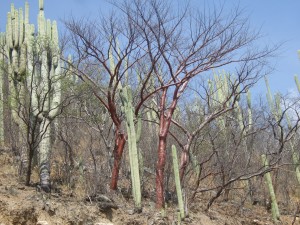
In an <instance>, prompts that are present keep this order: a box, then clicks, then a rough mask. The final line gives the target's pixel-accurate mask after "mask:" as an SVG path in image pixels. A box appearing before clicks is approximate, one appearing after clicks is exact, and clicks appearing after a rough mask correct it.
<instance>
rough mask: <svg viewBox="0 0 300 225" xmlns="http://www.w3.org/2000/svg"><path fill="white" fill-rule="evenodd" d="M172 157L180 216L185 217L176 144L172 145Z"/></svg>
mask: <svg viewBox="0 0 300 225" xmlns="http://www.w3.org/2000/svg"><path fill="white" fill-rule="evenodd" d="M172 158H173V169H174V178H175V186H176V192H177V199H178V207H179V212H180V217H181V219H183V218H184V217H185V212H184V204H183V196H182V190H181V184H180V175H179V166H178V165H179V163H178V158H177V150H176V147H175V145H172Z"/></svg>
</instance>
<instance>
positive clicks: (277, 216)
mask: <svg viewBox="0 0 300 225" xmlns="http://www.w3.org/2000/svg"><path fill="white" fill-rule="evenodd" d="M261 158H262V162H263V165H264V168H265V169H266V170H268V169H269V161H268V159H267V156H266V155H265V154H262V155H261ZM265 179H266V183H267V186H268V189H269V193H270V198H271V206H272V216H273V220H274V222H278V220H280V213H279V208H278V204H277V200H276V195H275V191H274V188H273V184H272V178H271V174H270V172H267V173H266V174H265Z"/></svg>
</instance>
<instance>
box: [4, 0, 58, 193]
mask: <svg viewBox="0 0 300 225" xmlns="http://www.w3.org/2000/svg"><path fill="white" fill-rule="evenodd" d="M24 18H25V19H24ZM6 49H7V50H6V51H7V55H8V64H9V74H10V76H11V79H12V81H13V82H11V84H13V85H11V87H10V90H11V93H12V96H13V97H12V101H11V107H12V108H13V109H14V110H13V118H14V120H15V121H16V122H17V124H19V127H20V128H21V129H20V130H21V132H22V133H24V134H25V133H26V132H31V131H30V130H31V129H33V130H34V132H31V133H33V135H35V136H36V137H35V140H36V143H39V145H38V146H32V148H33V149H31V150H30V155H31V156H30V157H32V155H33V152H34V151H35V149H38V150H39V151H38V152H39V160H40V179H41V186H42V188H43V187H45V189H49V187H50V163H49V158H50V157H49V154H50V149H51V142H50V133H51V131H50V129H51V126H50V123H51V121H52V120H53V119H54V118H55V117H56V116H57V115H58V113H59V112H60V107H59V106H60V102H61V60H60V51H59V43H58V32H57V25H56V22H55V21H53V22H51V21H50V20H46V19H45V16H44V1H43V0H39V14H38V33H37V34H35V28H34V25H31V24H29V5H28V3H27V2H26V4H25V15H23V10H22V9H19V10H16V9H15V8H14V5H13V4H12V5H11V11H10V12H9V13H8V16H7V24H6ZM22 107H28V108H29V112H30V116H29V117H30V118H29V119H30V122H29V123H27V124H26V126H27V127H26V126H25V124H24V123H23V122H22V120H21V119H20V117H19V115H18V110H17V109H20V108H22ZM33 124H35V126H37V127H35V128H33V127H32V126H33ZM30 170H31V162H29V165H28V171H29V173H31V171H30ZM29 177H30V176H29ZM29 179H30V178H29ZM28 182H29V181H28Z"/></svg>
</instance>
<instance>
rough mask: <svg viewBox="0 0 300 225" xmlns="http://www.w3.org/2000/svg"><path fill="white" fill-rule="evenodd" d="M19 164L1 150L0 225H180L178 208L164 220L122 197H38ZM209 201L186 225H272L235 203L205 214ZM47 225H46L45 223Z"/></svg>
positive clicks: (287, 219)
mask: <svg viewBox="0 0 300 225" xmlns="http://www.w3.org/2000/svg"><path fill="white" fill-rule="evenodd" d="M15 165H16V163H15V162H14V161H13V157H11V155H10V154H9V151H8V150H6V151H5V150H0V225H10V224H14V225H34V224H49V225H50V224H51V225H52V224H53V225H54V224H62V225H79V224H80V225H81V224H82V225H90V224H91V225H94V224H103V225H104V224H107V225H108V224H115V225H118V224H120V225H127V224H128V225H129V224H132V225H140V224H141V225H142V224H148V225H155V224H161V225H164V224H179V223H178V217H177V215H178V213H177V208H176V205H175V204H173V205H172V204H171V205H170V206H169V207H168V208H167V210H166V213H165V216H162V215H161V213H160V212H158V211H157V210H156V209H155V204H154V202H153V200H150V199H145V200H144V202H143V204H144V206H143V211H142V212H140V213H137V212H135V211H134V210H133V208H132V206H133V203H132V200H130V199H129V200H128V199H125V198H124V197H123V196H122V194H121V193H118V192H113V193H108V194H107V195H105V196H104V195H103V196H102V195H99V196H86V197H79V196H78V195H76V194H74V193H72V192H70V191H69V190H64V189H63V188H57V190H56V191H53V192H52V193H51V194H47V193H43V192H41V191H39V189H38V188H37V186H36V185H32V187H28V186H25V185H24V184H23V183H22V182H21V181H19V180H18V175H17V168H16V166H15ZM206 202H207V201H206V200H205V199H204V198H202V199H201V197H198V198H197V199H195V201H194V202H193V203H192V204H191V205H190V207H189V216H188V217H187V218H186V219H185V220H184V221H181V224H191V225H193V224H194V225H248V224H249V225H250V224H257V225H269V224H273V223H272V220H271V213H270V212H269V211H267V210H266V209H265V208H264V207H262V206H252V205H250V206H246V205H244V206H242V205H241V204H238V203H235V202H222V201H220V202H216V203H215V204H214V205H213V207H212V208H211V209H210V210H209V211H208V212H205V211H204V208H205V203H206ZM284 214H286V215H282V222H281V223H280V224H287V225H290V224H292V223H293V221H294V224H300V222H299V221H300V220H299V218H298V217H296V216H297V215H296V216H295V215H293V213H290V214H288V213H284ZM43 221H44V222H43Z"/></svg>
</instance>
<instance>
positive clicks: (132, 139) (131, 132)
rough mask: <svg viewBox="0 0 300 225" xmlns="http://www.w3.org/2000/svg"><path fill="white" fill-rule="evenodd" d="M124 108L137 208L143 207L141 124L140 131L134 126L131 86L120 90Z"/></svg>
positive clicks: (133, 191)
mask: <svg viewBox="0 0 300 225" xmlns="http://www.w3.org/2000/svg"><path fill="white" fill-rule="evenodd" d="M120 94H121V100H122V105H123V110H124V112H125V116H126V128H127V135H128V147H129V160H130V171H131V181H132V194H133V198H134V202H135V207H136V208H137V209H140V208H141V181H140V168H139V153H138V149H137V142H138V140H139V137H140V132H141V129H140V126H141V124H140V125H139V129H138V131H136V130H135V126H134V113H133V110H134V109H133V106H132V94H131V90H130V87H129V86H127V87H124V88H122V89H121V90H120Z"/></svg>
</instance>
